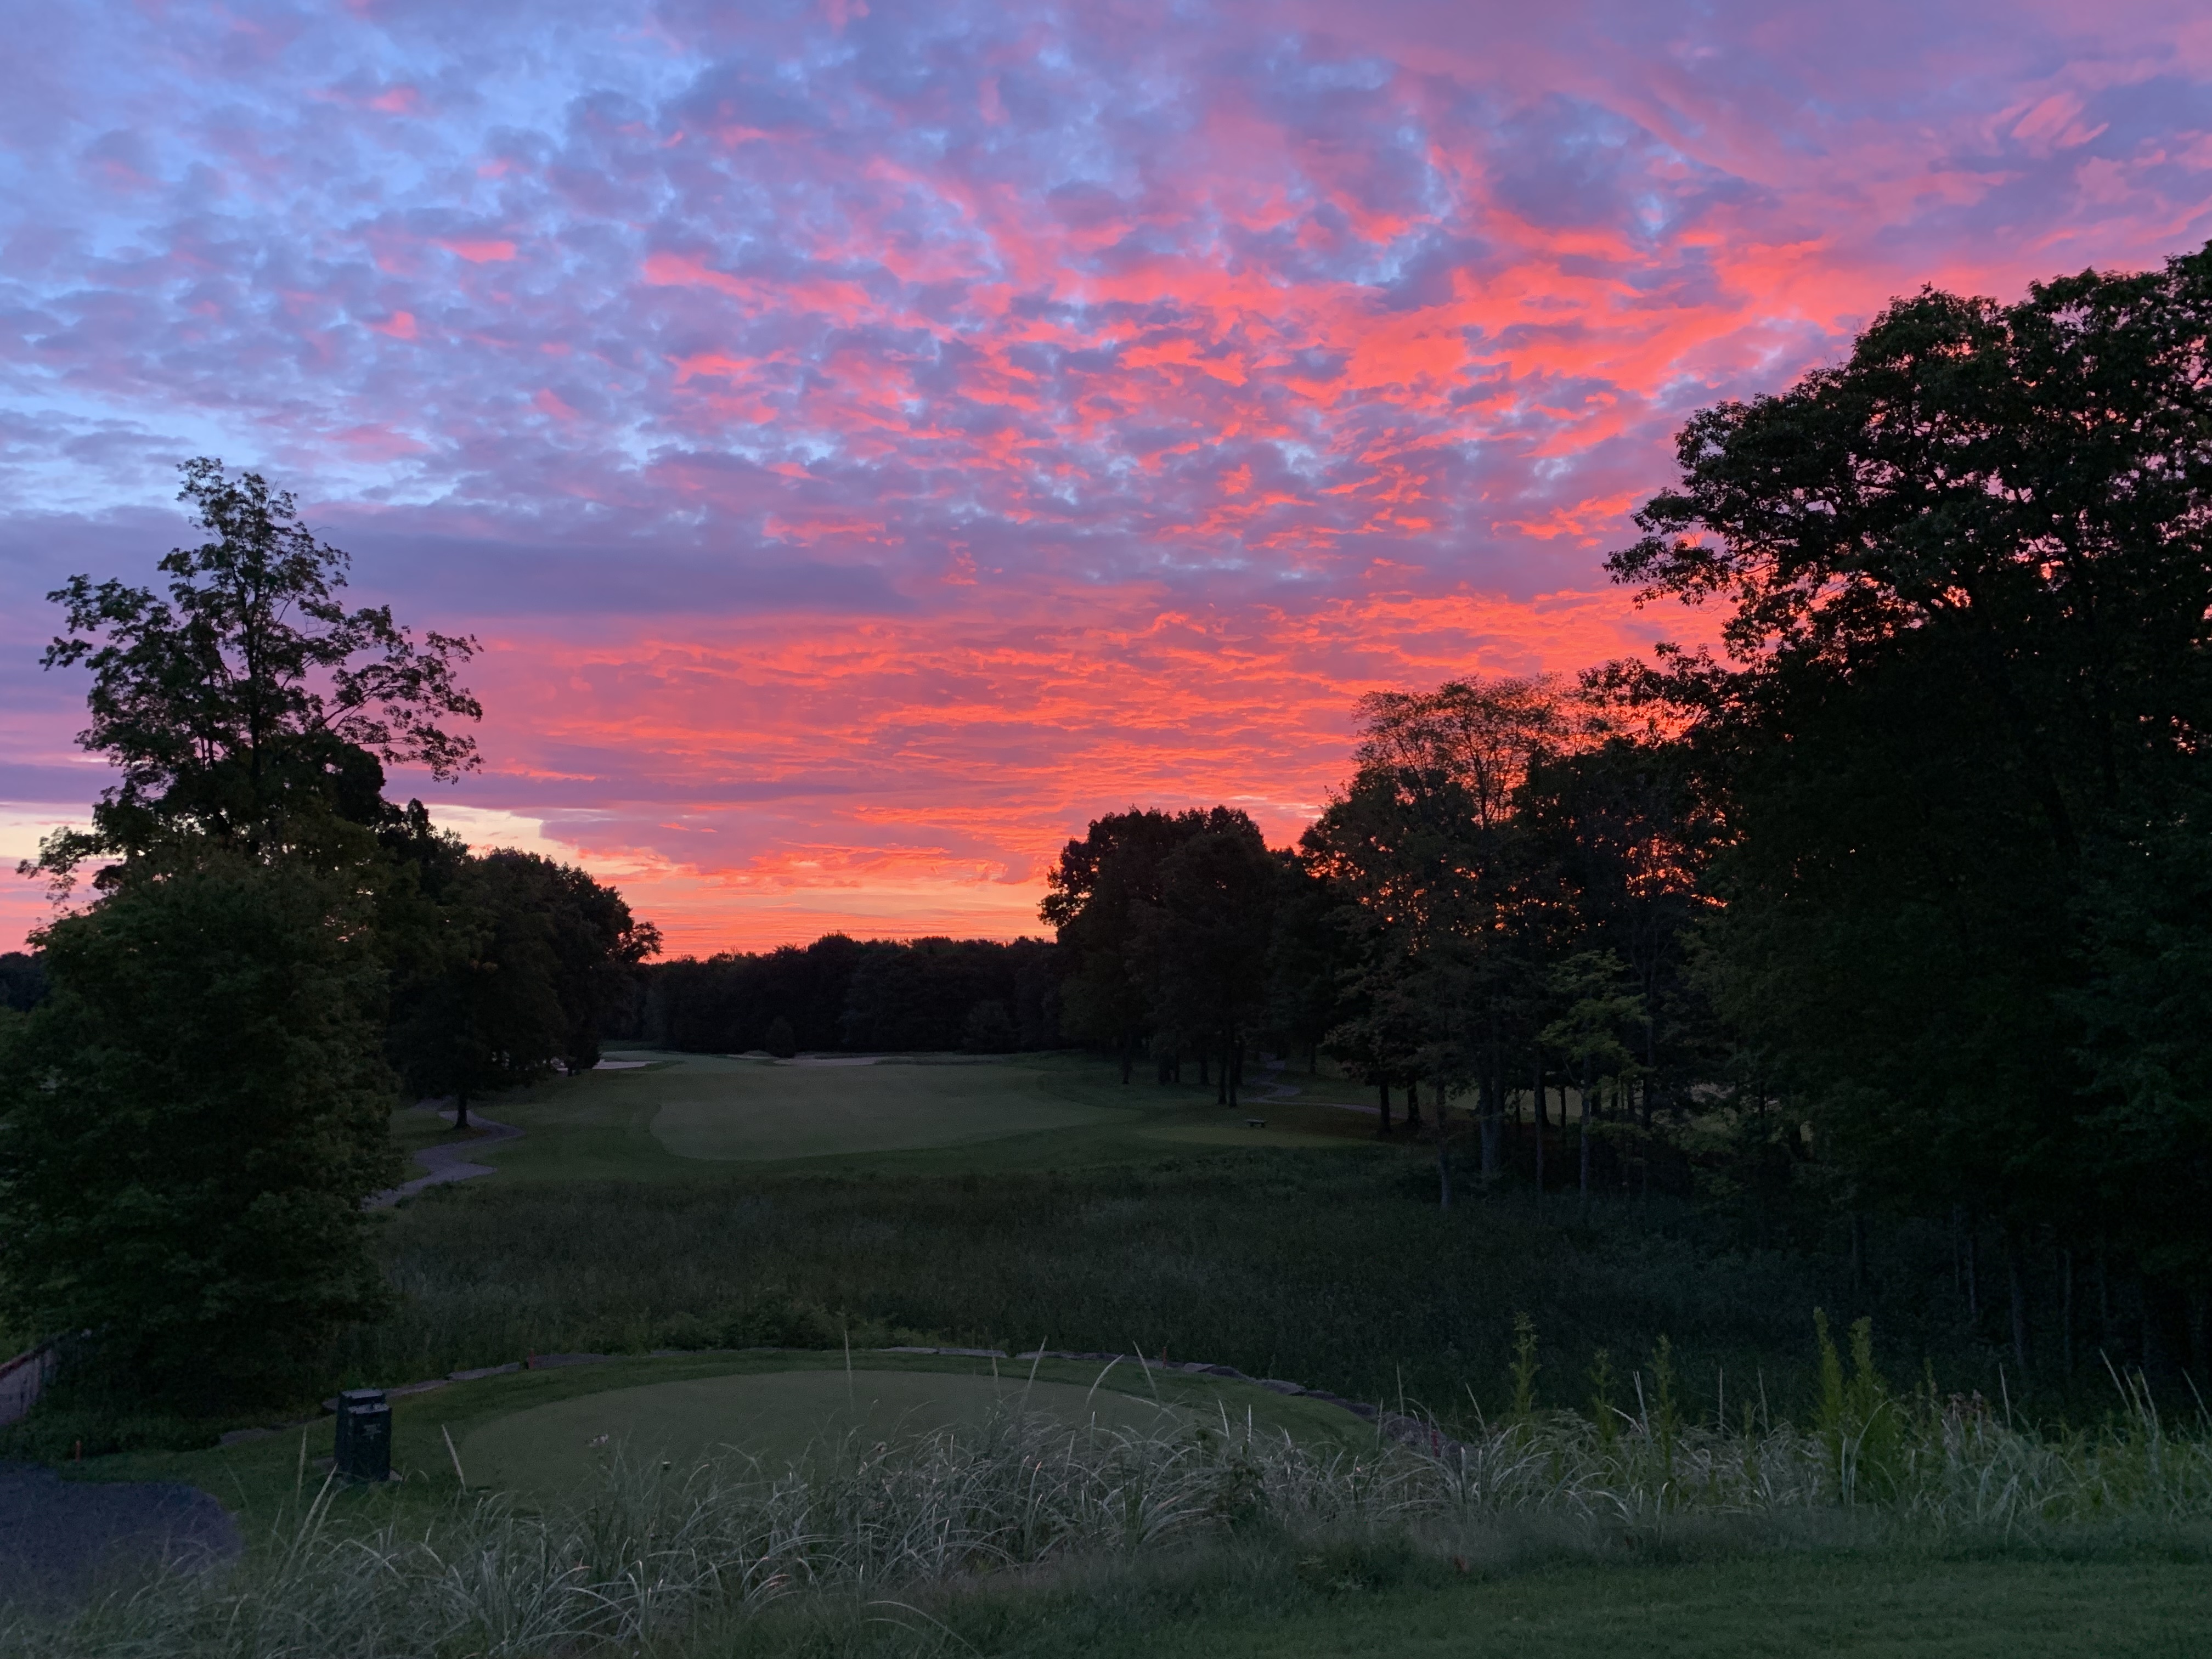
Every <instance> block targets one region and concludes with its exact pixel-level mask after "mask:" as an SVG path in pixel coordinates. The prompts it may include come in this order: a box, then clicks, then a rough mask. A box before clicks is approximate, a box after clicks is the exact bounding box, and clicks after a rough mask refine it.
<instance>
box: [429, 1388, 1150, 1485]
mask: <svg viewBox="0 0 2212 1659" xmlns="http://www.w3.org/2000/svg"><path fill="white" fill-rule="evenodd" d="M1023 1416H1027V1417H1030V1418H1032V1419H1038V1418H1042V1419H1047V1420H1048V1421H1049V1422H1050V1423H1051V1424H1053V1425H1054V1426H1056V1427H1060V1428H1068V1429H1077V1430H1080V1429H1083V1428H1085V1427H1086V1426H1092V1427H1096V1428H1097V1429H1100V1430H1103V1431H1108V1432H1111V1431H1114V1430H1117V1429H1133V1430H1137V1431H1146V1432H1153V1431H1159V1430H1161V1429H1163V1428H1164V1429H1166V1430H1167V1431H1170V1432H1174V1431H1179V1430H1180V1429H1181V1428H1182V1426H1184V1425H1186V1424H1187V1423H1188V1422H1189V1421H1191V1420H1192V1411H1191V1409H1190V1408H1189V1407H1182V1408H1177V1407H1171V1406H1164V1405H1155V1404H1154V1403H1153V1402H1152V1401H1150V1400H1145V1399H1138V1398H1134V1397H1133V1396H1131V1395H1127V1394H1122V1393H1119V1392H1116V1391H1115V1390H1112V1389H1095V1390H1094V1389H1085V1388H1083V1387H1080V1386H1079V1385H1077V1384H1075V1383H1047V1382H1042V1381H1039V1382H1037V1383H1027V1382H1024V1380H1023V1379H1022V1378H1021V1377H1019V1376H1006V1377H1003V1378H1001V1377H994V1376H988V1375H978V1376H957V1375H947V1374H945V1373H943V1372H927V1371H878V1370H854V1371H851V1372H849V1373H848V1372H846V1371H843V1370H836V1371H830V1370H796V1371H771V1372H768V1373H766V1374H757V1375H752V1376H715V1377H700V1378H693V1379H690V1380H688V1381H683V1382H672V1383H650V1384H647V1385H646V1386H644V1387H641V1388H629V1389H611V1390H609V1391H607V1392H605V1393H603V1394H590V1395H580V1396H579V1397H577V1398H574V1399H569V1400H561V1401H553V1402H550V1403H549V1404H546V1405H543V1406H536V1407H531V1408H530V1409H528V1410H526V1411H520V1412H517V1413H514V1414H513V1416H511V1417H505V1418H501V1419H498V1420H497V1421H495V1422H492V1423H488V1424H486V1425H483V1427H481V1428H479V1429H477V1431H475V1432H473V1433H472V1434H471V1435H469V1436H468V1437H466V1438H465V1440H463V1441H462V1443H461V1448H460V1456H461V1462H462V1465H463V1466H464V1467H465V1468H466V1469H467V1471H468V1478H469V1480H470V1481H471V1484H476V1483H482V1484H483V1485H485V1486H498V1487H501V1488H505V1489H507V1490H513V1491H524V1492H535V1493H538V1494H540V1495H543V1496H546V1497H558V1496H560V1495H561V1494H562V1493H564V1492H569V1491H572V1490H574V1489H575V1488H577V1487H579V1486H586V1485H588V1484H590V1483H591V1482H592V1480H594V1479H595V1478H596V1477H597V1476H598V1474H599V1471H600V1470H601V1469H602V1468H604V1467H605V1465H606V1464H607V1463H608V1462H611V1460H612V1459H614V1458H615V1457H616V1456H617V1455H621V1456H623V1457H626V1458H628V1459H629V1461H630V1462H631V1464H632V1466H633V1467H635V1466H637V1465H641V1464H649V1463H653V1462H660V1461H663V1460H666V1461H668V1462H672V1463H673V1464H674V1465H676V1466H677V1467H678V1468H694V1467H696V1465H698V1464H700V1463H702V1462H707V1461H708V1460H710V1459H713V1458H715V1457H718V1456H720V1455H726V1454H728V1453H732V1452H734V1453H738V1454H741V1455H744V1456H748V1457H751V1458H756V1459H757V1460H759V1466H760V1469H761V1471H762V1472H763V1473H765V1474H775V1473H778V1472H780V1471H781V1470H782V1469H784V1468H787V1467H789V1466H791V1465H793V1464H795V1463H799V1462H805V1460H806V1459H807V1458H808V1457H809V1456H811V1455H831V1456H835V1455H837V1452H838V1450H839V1449H840V1448H842V1447H843V1446H845V1445H846V1444H847V1443H850V1442H857V1443H860V1445H863V1446H868V1445H873V1444H875V1443H878V1442H893V1441H897V1440H902V1439H908V1438H912V1437H916V1436H920V1435H924V1434H928V1433H932V1432H934V1431H939V1430H942V1429H958V1430H961V1431H968V1432H974V1431H980V1430H981V1429H983V1428H984V1427H986V1425H988V1424H990V1423H991V1422H993V1421H994V1419H1015V1418H1018V1417H1023ZM1163 1419H1166V1420H1165V1421H1163Z"/></svg>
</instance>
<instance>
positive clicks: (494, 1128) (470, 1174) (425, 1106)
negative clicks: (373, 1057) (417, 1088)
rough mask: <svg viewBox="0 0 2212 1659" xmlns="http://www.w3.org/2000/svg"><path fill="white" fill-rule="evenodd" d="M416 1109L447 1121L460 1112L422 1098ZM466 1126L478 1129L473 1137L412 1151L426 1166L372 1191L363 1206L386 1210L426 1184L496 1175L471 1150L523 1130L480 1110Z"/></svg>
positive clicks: (511, 1137)
mask: <svg viewBox="0 0 2212 1659" xmlns="http://www.w3.org/2000/svg"><path fill="white" fill-rule="evenodd" d="M415 1109H416V1111H418V1112H435V1113H436V1114H437V1115H439V1116H440V1117H442V1118H444V1119H445V1120H446V1121H447V1122H449V1123H450V1122H452V1121H453V1120H454V1118H455V1117H457V1116H458V1115H459V1114H458V1113H457V1112H455V1111H454V1110H453V1108H451V1107H449V1106H447V1105H446V1104H445V1103H443V1102H441V1101H435V1100H424V1101H418V1102H417V1103H416V1107H415ZM469 1127H471V1128H472V1129H476V1130H477V1131H479V1132H480V1133H477V1135H476V1136H475V1137H474V1138H473V1139H469V1140H455V1141H448V1142H447V1143H446V1144H444V1145H443V1146H425V1147H424V1148H422V1151H421V1152H417V1153H416V1154H415V1161H416V1163H418V1164H422V1166H423V1167H424V1168H425V1169H427V1170H429V1172H430V1173H429V1174H428V1175H426V1176H416V1178H415V1179H414V1180H412V1181H405V1182H401V1183H400V1184H399V1185H398V1186H397V1187H392V1188H386V1190H385V1191H383V1192H380V1193H371V1194H369V1195H368V1197H367V1198H365V1199H363V1200H362V1201H361V1207H362V1209H364V1210H388V1209H390V1208H391V1207H392V1206H393V1205H395V1204H397V1203H398V1202H399V1200H402V1199H404V1198H412V1197H414V1196H415V1194H417V1193H419V1192H421V1191H422V1189H423V1188H425V1187H442V1186H444V1185H445V1184H446V1183H447V1182H449V1181H474V1180H475V1179H476V1178H477V1176H488V1175H497V1174H498V1173H499V1171H498V1170H496V1169H495V1168H493V1167H492V1166H491V1165H490V1164H477V1163H473V1162H471V1158H470V1154H471V1153H472V1152H475V1151H476V1150H477V1148H478V1147H480V1146H497V1145H499V1143H500V1142H501V1141H502V1140H519V1139H521V1136H522V1131H521V1130H520V1129H518V1128H516V1127H514V1126H513V1124H512V1123H501V1122H500V1121H498V1120H497V1119H495V1118H489V1117H486V1116H485V1115H483V1113H482V1112H471V1114H470V1115H469Z"/></svg>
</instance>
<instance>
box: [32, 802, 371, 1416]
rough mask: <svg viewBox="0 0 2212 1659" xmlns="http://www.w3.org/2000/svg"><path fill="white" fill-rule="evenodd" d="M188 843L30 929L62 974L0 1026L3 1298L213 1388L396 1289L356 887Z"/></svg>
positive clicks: (282, 1365)
mask: <svg viewBox="0 0 2212 1659" xmlns="http://www.w3.org/2000/svg"><path fill="white" fill-rule="evenodd" d="M189 850H190V854H191V855H190V856H188V857H185V858H179V857H175V856H173V855H172V854H167V853H161V854H153V855H149V857H147V858H145V859H143V860H140V861H138V862H137V863H136V864H135V865H134V866H133V868H132V870H131V875H130V877H129V878H128V879H126V880H125V881H123V882H122V883H120V884H117V885H116V886H115V887H114V888H113V890H112V891H111V892H110V893H109V894H108V895H107V896H106V898H104V899H103V900H102V901H101V902H100V903H99V904H97V905H94V906H93V907H92V908H89V909H88V910H86V911H84V912H83V913H82V914H80V915H72V916H67V917H64V918H62V919H61V920H58V921H55V922H53V923H52V924H50V925H49V926H48V927H46V929H45V930H44V931H43V933H42V934H41V935H40V944H41V945H42V947H43V955H44V960H45V962H46V966H47V969H48V970H49V972H50V974H51V975H52V992H51V994H49V995H48V997H47V998H46V1000H45V1001H44V1002H43V1003H41V1004H40V1006H38V1007H37V1008H36V1009H34V1010H33V1012H31V1013H30V1014H29V1015H28V1016H27V1018H22V1019H21V1020H19V1021H17V1022H16V1023H15V1025H14V1027H13V1028H12V1030H10V1031H9V1032H8V1033H7V1034H5V1035H0V1044H4V1047H0V1238H4V1239H5V1245H4V1255H0V1261H4V1264H5V1271H4V1272H0V1304H4V1306H5V1310H6V1313H7V1316H8V1319H9V1323H10V1324H11V1325H13V1326H14V1327H15V1328H17V1329H19V1330H32V1331H40V1332H47V1333H61V1332H70V1333H74V1332H80V1331H82V1332H89V1333H90V1334H91V1338H92V1341H93V1343H94V1346H95V1347H96V1349H97V1351H98V1352H99V1355H100V1358H102V1359H104V1360H106V1361H107V1362H109V1363H110V1364H112V1366H113V1368H114V1370H115V1371H116V1373H117V1374H118V1375H120V1376H128V1377H131V1378H134V1379H137V1380H138V1381H141V1382H143V1383H147V1384H149V1385H151V1386H152V1387H154V1388H155V1389H158V1390H161V1391H164V1392H167V1393H171V1394H179V1395H193V1396H196V1397H197V1399H198V1402H199V1403H206V1401H208V1400H210V1399H213V1398H218V1397H222V1396H223V1395H229V1394H234V1393H235V1392H236V1391H237V1390H239V1389H248V1390H253V1389H261V1388H264V1387H270V1386H274V1385H276V1384H277V1383H281V1382H283V1380H285V1379H286V1378H287V1376H289V1374H290V1372H291V1369H292V1367H294V1366H295V1365H298V1364H301V1363H303V1362H306V1361H307V1360H309V1359H311V1358H312V1357H313V1354H314V1352H315V1351H316V1349H317V1346H318V1345H319V1343H320V1342H322V1341H323V1340H325V1339H326V1338H327V1337H328V1336H329V1335H330V1334H331V1331H332V1330H333V1328H335V1327H336V1326H337V1325H338V1324H340V1323H343V1322H346V1321H349V1320H354V1319H358V1318H362V1317H365V1316H368V1315H370V1314H373V1313H374V1312H375V1311H376V1310H378V1309H379V1308H380V1307H381V1306H382V1305H383V1304H384V1300H385V1291H384V1289H383V1285H382V1283H381V1280H380V1277H379V1275H378V1273H377V1272H376V1269H375V1267H374V1263H373V1262H372V1261H370V1260H369V1257H368V1251H367V1249H366V1240H365V1237H364V1232H365V1228H366V1225H367V1223H366V1221H365V1218H363V1216H362V1209H361V1201H362V1199H363V1198H364V1197H365V1196H366V1195H368V1194H369V1193H371V1192H373V1191H374V1190H376V1189H377V1188H381V1187H385V1186H387V1185H389V1184H390V1183H391V1182H392V1181H393V1180H394V1179H395V1178H396V1177H397V1175H398V1162H399V1161H398V1157H397V1155H396V1154H395V1153H394V1152H393V1151H392V1146H391V1142H390V1138H389V1136H388V1134H387V1133H386V1116H387V1114H388V1112H389V1110H390V1104H391V1088H392V1079H391V1077H390V1074H389V1073H387V1072H386V1070H385V1068H384V1065H383V1062H382V1058H381V1054H380V1038H381V1033H380V1029H379V1026H378V1024H377V1021H376V1018H375V1017H374V1015H375V1011H376V1010H377V1009H378V1007H379V1006H380V990H381V978H382V966H381V963H380V962H379V960H378V959H377V955H376V951H375V950H374V944H373V941H372V939H371V934H370V926H369V924H370V916H369V914H368V908H367V906H366V905H365V904H364V902H363V901H362V897H361V895H360V892H359V890H358V889H357V887H356V884H353V883H351V882H349V881H348V880H347V879H345V878H343V877H341V876H332V875H327V874H324V873H321V872H316V871H313V870H312V869H309V868H308V867H307V866H305V865H304V864H303V863H302V862H301V861H300V860H277V861H274V862H272V861H270V860H258V859H254V858H252V857H249V856H248V855H246V854H244V853H242V852H239V851H236V850H234V849H210V848H205V847H204V846H202V847H197V848H191V849H189Z"/></svg>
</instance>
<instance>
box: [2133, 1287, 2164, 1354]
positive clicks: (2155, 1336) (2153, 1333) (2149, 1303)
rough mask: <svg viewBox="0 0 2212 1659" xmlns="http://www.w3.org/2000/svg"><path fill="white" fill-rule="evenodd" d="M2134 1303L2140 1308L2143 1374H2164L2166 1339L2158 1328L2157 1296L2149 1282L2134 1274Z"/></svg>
mask: <svg viewBox="0 0 2212 1659" xmlns="http://www.w3.org/2000/svg"><path fill="white" fill-rule="evenodd" d="M2136 1305H2137V1306H2138V1307H2140V1308H2141V1309H2142V1374H2143V1375H2144V1376H2149V1377H2157V1376H2165V1375H2166V1340H2165V1337H2164V1335H2163V1334H2162V1333H2161V1332H2160V1330H2159V1328H2158V1297H2157V1294H2156V1293H2155V1292H2154V1291H2153V1290H2152V1288H2151V1283H2150V1281H2149V1280H2148V1279H2145V1278H2144V1277H2143V1276H2142V1274H2141V1273H2137V1274H2136Z"/></svg>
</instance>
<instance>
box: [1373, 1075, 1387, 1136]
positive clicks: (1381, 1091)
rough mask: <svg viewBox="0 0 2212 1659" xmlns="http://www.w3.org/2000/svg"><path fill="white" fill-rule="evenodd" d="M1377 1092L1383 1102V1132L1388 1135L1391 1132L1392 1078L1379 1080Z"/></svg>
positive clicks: (1376, 1087)
mask: <svg viewBox="0 0 2212 1659" xmlns="http://www.w3.org/2000/svg"><path fill="white" fill-rule="evenodd" d="M1375 1092H1376V1097H1378V1098H1379V1099H1380V1100H1381V1102H1382V1104H1383V1133H1384V1134H1386V1135H1387V1134H1389V1133H1390V1079H1389V1078H1388V1077H1384V1078H1383V1079H1380V1080H1379V1081H1377V1082H1376V1085H1375Z"/></svg>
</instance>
